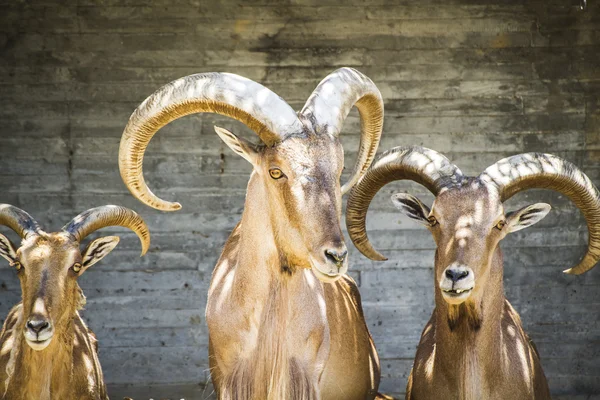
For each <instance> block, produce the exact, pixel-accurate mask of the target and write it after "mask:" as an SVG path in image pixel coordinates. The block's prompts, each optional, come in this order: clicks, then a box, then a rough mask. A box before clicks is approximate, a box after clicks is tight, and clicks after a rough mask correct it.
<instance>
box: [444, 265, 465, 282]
mask: <svg viewBox="0 0 600 400" xmlns="http://www.w3.org/2000/svg"><path fill="white" fill-rule="evenodd" d="M468 275H469V271H468V270H464V269H453V268H448V269H447V270H446V277H447V278H448V279H450V280H451V281H452V282H456V281H459V280H461V279H463V278H466V277H467V276H468Z"/></svg>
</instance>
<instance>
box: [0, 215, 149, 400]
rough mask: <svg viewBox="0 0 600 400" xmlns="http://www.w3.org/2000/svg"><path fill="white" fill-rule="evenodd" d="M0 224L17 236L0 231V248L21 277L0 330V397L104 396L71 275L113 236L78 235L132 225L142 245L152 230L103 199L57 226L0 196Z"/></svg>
mask: <svg viewBox="0 0 600 400" xmlns="http://www.w3.org/2000/svg"><path fill="white" fill-rule="evenodd" d="M0 224H1V225H6V226H8V227H9V228H11V229H12V230H14V231H15V232H16V233H17V234H19V236H20V237H21V238H22V240H23V241H22V244H21V246H20V247H18V248H17V247H16V246H14V245H13V244H12V243H11V241H10V240H9V239H8V238H6V237H5V236H4V235H1V234H0V256H2V257H4V258H5V259H6V260H8V262H9V263H10V264H11V265H12V266H13V267H14V269H15V270H16V272H17V276H18V277H19V280H20V281H21V292H22V301H21V302H20V303H19V304H17V305H16V306H15V307H13V308H12V310H11V311H10V313H9V314H8V317H7V318H6V321H5V322H4V326H3V327H2V331H1V332H0V399H6V400H34V399H35V400H51V399H77V400H105V399H108V396H107V394H106V388H105V386H104V379H103V375H102V369H101V367H100V362H99V361H98V348H97V341H96V337H95V335H94V333H93V332H92V331H91V330H90V329H89V328H88V327H87V326H86V324H85V323H84V322H83V320H82V319H81V317H80V315H79V312H78V310H80V309H81V308H82V307H83V305H84V304H85V297H84V296H83V292H82V291H81V289H80V287H79V285H78V283H77V278H78V277H79V276H80V275H82V274H83V273H84V272H85V271H86V270H87V269H88V268H89V267H91V266H92V265H94V264H95V263H97V262H98V261H100V260H101V259H102V258H104V257H105V256H106V255H107V254H108V253H110V252H111V251H112V250H113V249H114V248H115V246H116V245H117V243H118V242H119V238H118V237H116V236H106V237H101V238H98V239H96V240H93V241H92V242H91V243H90V244H89V245H88V246H87V247H86V249H85V250H84V251H83V252H81V251H80V250H79V245H80V242H81V241H82V240H83V239H84V238H85V237H86V236H87V235H89V234H90V233H92V232H94V231H96V230H98V229H100V228H104V227H107V226H123V227H127V228H129V229H131V230H133V231H134V232H135V233H136V234H137V235H138V237H139V238H140V240H141V242H142V255H143V254H144V253H145V252H146V250H148V246H149V244H150V235H149V232H148V228H147V227H146V224H145V223H144V221H143V220H142V219H141V218H140V217H139V216H138V215H137V214H136V213H135V212H133V211H131V210H129V209H126V208H123V207H118V206H104V207H98V208H94V209H91V210H88V211H85V212H83V213H81V214H80V215H78V216H77V217H75V218H74V219H73V220H72V221H71V222H70V223H69V224H67V225H66V226H65V227H64V228H63V229H62V230H61V231H60V232H54V233H46V232H44V231H43V230H42V229H41V228H40V226H39V224H38V223H37V222H36V221H35V220H34V219H33V218H32V217H31V216H30V215H29V214H27V213H26V212H25V211H23V210H21V209H18V208H16V207H14V206H11V205H8V204H0Z"/></svg>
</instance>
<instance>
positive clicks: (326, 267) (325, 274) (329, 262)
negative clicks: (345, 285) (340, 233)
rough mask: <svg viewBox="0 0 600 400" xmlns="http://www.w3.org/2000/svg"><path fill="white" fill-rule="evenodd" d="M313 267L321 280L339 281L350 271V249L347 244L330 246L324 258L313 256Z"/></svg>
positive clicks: (327, 281)
mask: <svg viewBox="0 0 600 400" xmlns="http://www.w3.org/2000/svg"><path fill="white" fill-rule="evenodd" d="M311 267H312V270H313V272H314V274H315V275H316V276H317V278H319V280H320V281H322V282H325V283H332V282H335V281H337V280H338V279H340V278H341V277H342V275H344V274H345V273H346V272H347V271H348V249H347V248H346V245H345V244H343V243H342V244H339V245H336V246H328V247H326V248H325V250H324V252H323V256H322V258H321V259H320V260H319V259H315V258H313V257H311Z"/></svg>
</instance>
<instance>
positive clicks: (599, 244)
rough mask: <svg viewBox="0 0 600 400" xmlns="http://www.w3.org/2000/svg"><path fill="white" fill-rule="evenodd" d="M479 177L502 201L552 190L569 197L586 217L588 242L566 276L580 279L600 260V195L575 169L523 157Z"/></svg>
mask: <svg viewBox="0 0 600 400" xmlns="http://www.w3.org/2000/svg"><path fill="white" fill-rule="evenodd" d="M479 177H480V179H482V180H484V181H487V182H491V183H493V184H495V185H496V186H497V187H498V191H499V193H500V196H501V200H502V201H506V200H508V199H510V198H511V197H512V196H514V195H515V194H517V193H519V192H521V191H523V190H526V189H552V190H555V191H557V192H559V193H561V194H563V195H565V196H567V197H568V198H569V199H571V201H572V202H573V203H575V205H576V206H577V207H578V208H579V209H580V210H581V212H582V213H583V215H584V217H585V220H586V222H587V226H588V232H589V239H588V250H587V253H586V255H585V256H584V257H583V259H582V260H581V262H580V263H579V264H578V265H577V266H575V267H573V268H569V269H567V270H565V271H564V272H565V273H567V274H576V275H579V274H582V273H584V272H586V271H588V270H590V269H592V268H593V267H594V266H595V265H596V263H597V262H598V260H600V193H598V189H597V188H596V186H594V184H593V183H592V181H590V178H588V177H587V175H585V174H584V173H583V172H582V171H581V170H580V169H579V168H577V167H576V166H575V165H573V164H572V163H570V162H568V161H566V160H564V159H562V158H560V157H557V156H553V155H551V154H541V153H524V154H519V155H516V156H512V157H507V158H505V159H502V160H500V161H498V162H497V163H495V164H493V165H491V166H490V167H488V168H487V169H486V170H485V171H484V172H483V173H482V174H481V175H479Z"/></svg>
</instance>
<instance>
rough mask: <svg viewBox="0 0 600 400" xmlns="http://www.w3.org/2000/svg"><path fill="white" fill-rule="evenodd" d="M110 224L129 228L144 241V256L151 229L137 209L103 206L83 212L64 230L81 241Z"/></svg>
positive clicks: (148, 244) (148, 245)
mask: <svg viewBox="0 0 600 400" xmlns="http://www.w3.org/2000/svg"><path fill="white" fill-rule="evenodd" d="M108 226H122V227H124V228H129V229H131V230H132V231H133V232H135V234H136V235H137V236H138V238H139V239H140V242H141V243H142V254H141V255H142V256H143V255H144V254H146V252H147V251H148V248H149V247H150V231H149V230H148V226H146V223H145V222H144V220H143V219H142V217H140V216H139V215H138V214H137V213H136V212H135V211H132V210H130V209H128V208H125V207H120V206H112V205H108V206H102V207H96V208H91V209H89V210H87V211H84V212H82V213H81V214H79V215H78V216H76V217H75V218H73V219H72V220H71V222H69V223H68V224H67V225H65V226H64V227H63V228H62V230H63V231H65V232H67V233H69V234H71V235H72V236H73V237H74V238H75V240H77V241H78V242H80V241H81V240H83V239H84V238H85V237H86V236H88V235H89V234H90V233H92V232H94V231H97V230H98V229H101V228H106V227H108Z"/></svg>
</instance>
